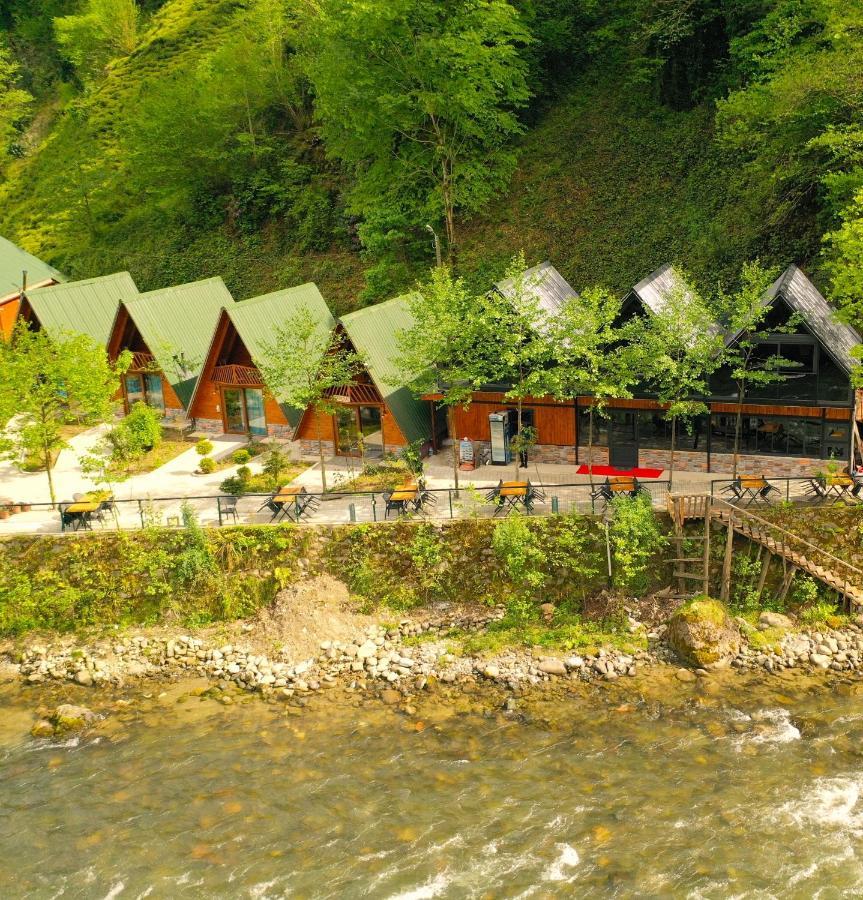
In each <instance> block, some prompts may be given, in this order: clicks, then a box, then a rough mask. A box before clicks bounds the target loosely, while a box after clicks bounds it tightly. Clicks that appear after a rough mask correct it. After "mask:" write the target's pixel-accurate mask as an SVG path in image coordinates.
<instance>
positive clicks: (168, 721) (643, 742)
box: [0, 679, 863, 900]
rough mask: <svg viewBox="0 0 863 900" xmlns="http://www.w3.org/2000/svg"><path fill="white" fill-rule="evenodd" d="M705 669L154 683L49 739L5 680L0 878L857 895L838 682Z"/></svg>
mask: <svg viewBox="0 0 863 900" xmlns="http://www.w3.org/2000/svg"><path fill="white" fill-rule="evenodd" d="M715 687H716V686H715V685H714V692H709V691H705V690H704V686H703V685H702V684H698V685H695V686H692V685H677V686H676V687H675V686H672V687H670V688H664V690H666V696H663V697H662V698H661V699H660V698H659V697H658V696H656V692H655V691H654V692H653V694H651V691H650V688H635V687H633V686H630V685H621V686H614V685H609V686H608V687H607V688H606V687H603V688H591V689H585V691H584V693H583V694H581V695H579V696H577V697H574V698H570V699H568V700H566V701H563V700H554V701H549V702H545V703H538V704H533V705H530V704H527V703H526V701H521V700H520V701H519V705H520V708H521V709H522V710H524V711H525V712H526V715H523V716H521V715H516V716H509V717H508V716H505V715H503V714H502V713H500V712H497V711H495V710H493V709H492V703H491V700H490V699H489V698H483V697H481V696H479V695H475V696H472V697H467V698H464V699H463V700H462V701H459V702H458V703H455V704H444V703H442V702H439V701H436V700H434V699H429V700H428V701H424V703H423V704H422V705H420V706H419V708H418V709H417V710H416V711H415V712H413V711H411V714H405V713H403V712H402V713H400V712H398V711H396V710H394V709H392V708H388V707H383V706H382V705H378V704H377V703H376V704H374V705H371V706H369V707H367V708H363V709H357V708H353V707H351V706H347V705H345V704H344V703H335V702H325V701H319V703H318V705H317V706H316V705H315V704H312V706H311V707H310V708H309V709H306V710H304V711H303V713H302V715H300V716H286V715H285V713H284V710H283V709H282V708H281V707H277V706H268V705H267V704H264V703H261V702H259V701H257V700H255V701H254V702H251V703H242V702H240V703H238V704H235V705H233V706H229V707H226V706H222V705H220V704H218V703H216V702H214V701H212V700H205V699H202V698H198V697H192V696H186V697H184V698H180V699H179V700H178V699H177V697H176V696H175V695H169V696H163V697H158V696H154V697H152V698H138V699H137V700H136V701H135V702H134V703H133V705H132V706H131V707H129V708H128V709H116V708H115V709H114V710H113V711H112V713H111V715H110V716H109V718H108V719H106V721H105V723H104V725H103V726H102V727H101V728H100V729H98V730H97V731H96V732H94V733H93V734H91V735H89V736H85V737H83V738H81V739H79V740H69V741H67V742H65V743H59V742H51V741H45V740H41V741H38V740H34V739H32V738H30V737H29V736H27V735H26V732H27V730H28V729H29V727H30V724H31V723H32V722H33V709H34V706H35V705H37V699H36V696H37V695H35V694H34V693H32V691H31V692H24V691H21V690H20V689H17V688H15V689H12V688H10V687H7V688H0V897H3V898H12V897H58V896H63V897H87V898H89V897H93V898H108V897H110V898H116V897H122V898H127V897H129V898H133V897H145V896H151V897H168V898H182V897H195V898H197V897H250V898H268V897H292V898H303V897H310V898H311V897H314V898H319V897H339V898H341V897H372V898H396V897H398V898H414V900H419V898H432V897H445V898H450V897H452V898H463V897H478V898H498V897H543V898H544V897H569V896H584V897H691V898H714V897H715V898H728V897H757V898H762V897H763V898H767V897H782V898H796V897H800V898H811V897H823V898H832V897H859V896H861V895H863V797H861V791H863V755H861V754H863V697H858V696H855V688H856V687H857V686H852V685H844V686H840V687H839V688H838V690H837V689H835V688H834V689H831V688H829V687H825V686H823V685H817V686H816V685H814V684H812V683H810V682H807V681H805V680H803V679H796V680H795V679H789V680H788V681H787V683H786V682H782V681H780V680H776V681H774V682H772V683H771V687H770V688H769V689H767V688H757V687H752V688H744V687H743V686H742V683H740V682H737V683H735V682H734V681H730V682H729V684H728V685H726V686H725V687H723V688H722V689H721V690H720V691H715ZM175 694H176V691H175ZM76 696H80V695H76ZM89 696H91V697H92V696H93V695H89ZM54 699H55V700H56V697H55V698H54ZM498 702H499V698H496V699H495V700H494V707H496V706H497V703H498Z"/></svg>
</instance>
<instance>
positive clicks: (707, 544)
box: [704, 502, 710, 597]
mask: <svg viewBox="0 0 863 900" xmlns="http://www.w3.org/2000/svg"><path fill="white" fill-rule="evenodd" d="M704 596H705V597H709V596H710V503H709V502H707V503H705V508H704Z"/></svg>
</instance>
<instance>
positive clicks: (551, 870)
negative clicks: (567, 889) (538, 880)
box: [542, 844, 581, 881]
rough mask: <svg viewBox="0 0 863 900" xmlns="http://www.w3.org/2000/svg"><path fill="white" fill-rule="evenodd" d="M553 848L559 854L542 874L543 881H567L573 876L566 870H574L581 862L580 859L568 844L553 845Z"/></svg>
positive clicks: (573, 848)
mask: <svg viewBox="0 0 863 900" xmlns="http://www.w3.org/2000/svg"><path fill="white" fill-rule="evenodd" d="M555 846H556V847H557V849H558V850H559V851H560V854H559V856H558V857H557V859H556V860H555V861H554V862H553V863H552V864H551V865H550V866H549V867H548V868H547V869H546V870H545V872H543V873H542V878H543V881H568V880H569V879H571V878H572V877H573V876H572V875H571V874H570V873H569V872H567V869H573V868H575V867H576V866H577V865H578V864H579V863H580V862H581V857H580V856H579V855H578V851H577V850H576V849H575V847H572V846H570V845H569V844H555Z"/></svg>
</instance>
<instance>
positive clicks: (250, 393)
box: [244, 388, 267, 437]
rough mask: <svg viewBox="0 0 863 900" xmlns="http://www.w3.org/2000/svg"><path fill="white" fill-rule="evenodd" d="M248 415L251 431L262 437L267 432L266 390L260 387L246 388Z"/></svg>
mask: <svg viewBox="0 0 863 900" xmlns="http://www.w3.org/2000/svg"><path fill="white" fill-rule="evenodd" d="M244 393H245V395H246V417H247V420H248V424H249V433H250V434H253V435H255V436H256V437H262V436H264V435H266V433H267V416H266V413H265V412H264V392H263V391H262V390H259V389H258V388H246V389H245V391H244Z"/></svg>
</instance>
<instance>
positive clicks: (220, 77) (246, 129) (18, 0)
mask: <svg viewBox="0 0 863 900" xmlns="http://www.w3.org/2000/svg"><path fill="white" fill-rule="evenodd" d="M427 226H429V227H427ZM430 229H433V230H434V231H436V232H437V234H438V235H439V237H440V241H441V245H442V252H443V255H444V257H449V258H450V260H451V262H452V263H453V264H454V265H455V266H456V267H457V268H459V269H460V270H461V271H462V272H463V273H464V274H466V275H467V276H468V277H469V278H471V279H472V280H474V282H475V284H476V285H482V284H487V283H488V280H489V279H490V278H492V277H495V276H497V275H499V274H500V272H501V271H502V269H503V268H504V266H505V263H506V261H507V260H508V259H509V258H510V257H511V255H512V254H513V253H514V252H515V251H517V250H518V249H520V248H524V250H525V253H526V256H527V258H528V260H529V261H531V262H534V261H538V260H539V259H542V258H545V257H548V258H550V259H552V260H553V261H554V262H555V264H556V265H557V266H558V268H559V269H560V270H561V271H562V272H563V273H564V275H566V276H567V277H568V278H569V279H570V280H571V281H572V283H573V284H574V285H576V286H577V287H579V288H581V287H583V286H585V285H589V284H604V285H607V286H609V287H611V288H613V289H615V290H622V289H624V288H626V287H627V286H628V285H630V284H631V283H633V282H634V281H635V280H637V279H639V278H641V277H642V276H643V275H645V274H647V273H648V272H649V271H650V270H652V269H653V268H655V267H657V266H658V265H660V264H661V263H663V262H664V261H666V260H673V261H677V262H678V263H680V264H682V265H683V266H684V267H686V268H688V269H690V270H691V271H692V272H693V274H694V275H695V277H696V278H697V279H701V280H703V281H705V282H707V283H708V285H712V284H715V283H716V282H717V281H718V280H723V281H725V282H726V283H727V282H733V280H734V278H735V277H736V274H737V273H738V272H739V270H740V267H741V264H742V263H743V262H744V261H745V260H748V259H751V258H754V257H760V258H761V259H762V261H764V262H766V263H769V264H781V265H784V264H786V263H787V262H789V261H791V260H795V261H797V262H800V263H802V264H804V265H805V266H806V267H807V269H808V270H809V271H810V273H812V274H813V275H814V276H815V277H816V280H817V281H818V283H819V284H820V286H821V287H823V288H824V289H826V290H828V291H829V292H830V294H831V296H832V297H833V298H835V299H837V300H839V301H840V302H842V303H843V304H844V305H845V308H846V309H847V310H848V313H849V315H851V316H852V317H856V318H857V319H858V324H859V319H860V317H861V311H863V6H861V5H860V4H855V3H849V2H847V0H612V2H607V0H604V2H597V0H509V2H507V0H318V2H316V3H304V2H302V0H138V2H135V0H45V2H42V3H40V4H34V3H32V2H29V0H7V2H6V3H5V4H3V5H2V6H0V234H3V235H4V236H6V237H9V238H10V239H12V240H14V241H16V242H18V243H20V244H21V245H22V246H24V247H25V248H26V249H28V250H31V251H32V252H35V253H37V254H39V255H41V256H42V257H44V258H45V259H46V260H47V261H49V262H51V263H53V264H54V265H56V266H58V267H59V268H61V269H63V270H64V271H65V272H67V273H68V274H70V275H72V276H81V277H85V276H90V275H94V274H100V273H104V272H107V271H110V270H117V269H129V270H130V271H131V272H132V274H133V275H134V277H135V279H136V281H137V282H138V284H139V286H140V287H141V289H150V288H154V287H158V286H161V285H165V284H169V283H177V282H180V281H184V280H191V279H195V278H200V277H205V276H209V275H213V274H221V275H222V276H223V277H224V278H225V280H226V281H227V283H228V285H229V287H230V288H231V290H232V291H233V292H234V294H235V296H237V297H238V298H243V297H247V296H251V295H253V294H256V293H260V292H262V291H265V290H269V289H272V288H274V287H276V286H284V285H288V284H292V283H296V282H299V281H300V280H303V279H314V280H315V281H317V282H318V283H319V284H320V286H321V287H322V289H323V290H324V292H325V294H327V295H328V296H329V297H330V298H332V299H333V300H334V301H335V302H336V303H337V304H338V305H339V306H340V308H341V310H345V309H348V308H351V307H354V306H357V305H361V304H364V303H368V302H372V301H374V300H378V299H382V298H384V297H386V296H389V295H391V294H393V293H396V292H398V291H400V290H402V289H403V288H405V287H406V286H409V285H410V284H412V283H413V282H414V280H415V279H416V278H417V277H418V276H419V275H421V274H422V273H423V272H424V270H425V269H426V268H427V267H428V266H429V264H431V263H433V261H434V245H433V242H432V237H431V234H430Z"/></svg>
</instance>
